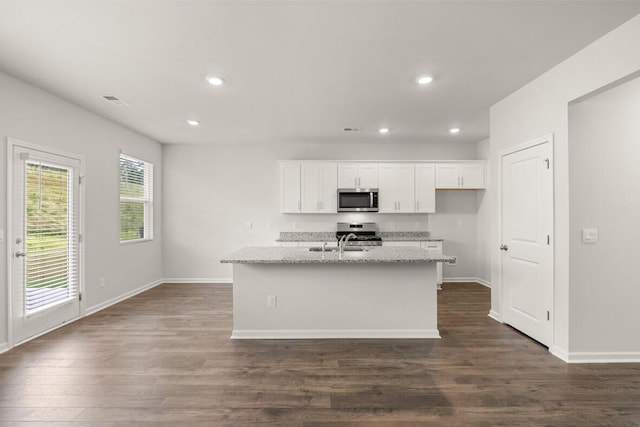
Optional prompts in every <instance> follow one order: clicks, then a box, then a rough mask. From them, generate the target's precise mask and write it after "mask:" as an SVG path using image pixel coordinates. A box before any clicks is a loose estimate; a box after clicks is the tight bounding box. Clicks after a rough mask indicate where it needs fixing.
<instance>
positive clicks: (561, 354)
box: [549, 345, 569, 363]
mask: <svg viewBox="0 0 640 427" xmlns="http://www.w3.org/2000/svg"><path fill="white" fill-rule="evenodd" d="M549 352H550V353H551V354H553V355H554V356H555V357H557V358H558V359H560V360H562V361H563V362H566V363H569V353H568V352H567V351H565V350H563V349H561V348H560V347H558V346H555V345H554V346H551V347H549Z"/></svg>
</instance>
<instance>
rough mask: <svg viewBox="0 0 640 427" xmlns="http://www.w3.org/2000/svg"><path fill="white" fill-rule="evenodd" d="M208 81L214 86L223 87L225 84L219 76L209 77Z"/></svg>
mask: <svg viewBox="0 0 640 427" xmlns="http://www.w3.org/2000/svg"><path fill="white" fill-rule="evenodd" d="M207 81H208V82H209V83H210V84H212V85H214V86H222V85H223V84H224V79H223V78H222V77H218V76H209V77H207Z"/></svg>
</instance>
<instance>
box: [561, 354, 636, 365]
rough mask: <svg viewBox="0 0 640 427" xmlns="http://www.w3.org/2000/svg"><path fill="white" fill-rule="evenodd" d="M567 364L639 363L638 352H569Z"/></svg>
mask: <svg viewBox="0 0 640 427" xmlns="http://www.w3.org/2000/svg"><path fill="white" fill-rule="evenodd" d="M565 361H566V362H567V363H640V352H638V351H615V352H614V351H602V352H570V353H569V357H568V359H567V360H565Z"/></svg>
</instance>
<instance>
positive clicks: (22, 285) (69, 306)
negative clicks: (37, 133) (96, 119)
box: [9, 145, 80, 344]
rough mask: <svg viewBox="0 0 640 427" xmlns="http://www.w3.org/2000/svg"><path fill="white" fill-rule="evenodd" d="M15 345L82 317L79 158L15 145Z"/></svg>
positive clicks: (12, 273) (13, 213)
mask: <svg viewBox="0 0 640 427" xmlns="http://www.w3.org/2000/svg"><path fill="white" fill-rule="evenodd" d="M11 151H12V157H11V159H10V160H9V161H11V162H12V164H11V167H12V168H11V169H12V179H11V194H12V195H11V201H12V212H11V236H10V238H11V241H10V242H9V245H10V250H11V266H10V268H11V320H12V324H13V341H14V343H15V344H17V343H20V342H22V341H25V340H27V339H29V338H31V337H34V336H37V335H39V334H41V333H43V332H45V331H48V330H50V329H52V328H55V327H56V326H59V325H61V324H63V323H65V322H67V321H69V320H72V319H74V318H76V317H78V316H79V315H80V303H79V299H80V289H79V287H80V250H79V246H80V242H79V240H80V235H79V230H80V203H79V201H80V200H79V199H80V191H79V180H80V160H79V159H74V158H70V157H66V156H61V155H57V154H53V153H48V152H45V151H42V150H38V149H34V148H29V147H23V146H20V145H13V146H12V150H11Z"/></svg>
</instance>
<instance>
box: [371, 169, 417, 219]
mask: <svg viewBox="0 0 640 427" xmlns="http://www.w3.org/2000/svg"><path fill="white" fill-rule="evenodd" d="M378 178H379V184H378V188H379V189H380V192H379V195H378V204H379V208H380V210H379V212H380V213H409V212H415V173H414V165H413V163H380V164H379V165H378Z"/></svg>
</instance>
